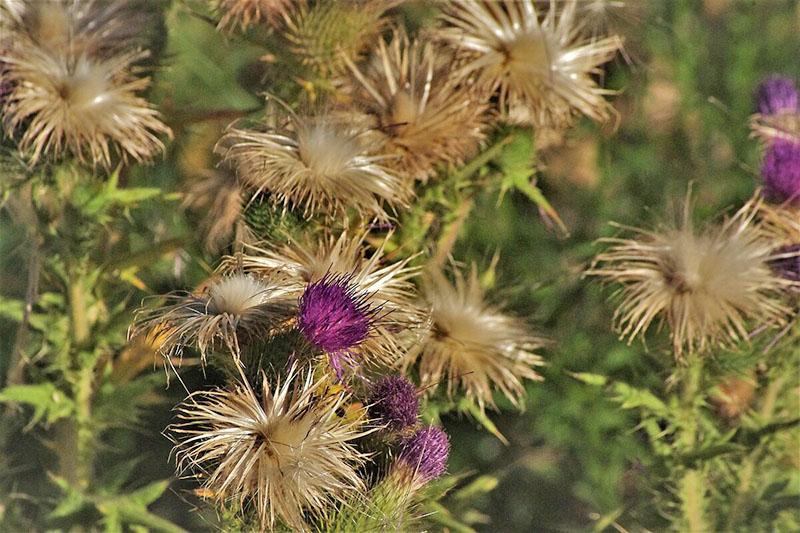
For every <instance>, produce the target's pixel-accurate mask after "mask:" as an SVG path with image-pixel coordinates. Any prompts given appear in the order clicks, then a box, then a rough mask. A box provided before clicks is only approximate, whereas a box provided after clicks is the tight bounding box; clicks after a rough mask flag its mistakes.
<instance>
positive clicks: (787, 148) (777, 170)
mask: <svg viewBox="0 0 800 533" xmlns="http://www.w3.org/2000/svg"><path fill="white" fill-rule="evenodd" d="M761 176H762V178H763V179H764V194H765V196H766V197H767V198H769V199H770V200H771V201H773V202H777V203H791V204H796V205H800V141H798V142H795V141H789V140H784V139H775V141H774V142H773V143H772V144H770V145H769V146H768V147H767V150H766V152H765V153H764V161H763V162H762V164H761Z"/></svg>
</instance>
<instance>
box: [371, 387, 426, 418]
mask: <svg viewBox="0 0 800 533" xmlns="http://www.w3.org/2000/svg"><path fill="white" fill-rule="evenodd" d="M369 404H370V405H369V414H370V417H371V418H373V419H375V420H376V421H377V422H378V423H380V424H382V425H385V426H386V427H387V429H389V430H391V431H402V430H404V429H408V428H410V427H411V426H413V425H414V424H416V423H417V416H418V415H419V399H418V398H417V388H416V387H415V386H414V384H413V383H411V382H410V381H408V380H407V379H406V378H404V377H403V376H389V377H385V378H383V379H381V380H380V381H378V382H377V383H375V385H374V386H373V387H372V391H371V393H370V398H369Z"/></svg>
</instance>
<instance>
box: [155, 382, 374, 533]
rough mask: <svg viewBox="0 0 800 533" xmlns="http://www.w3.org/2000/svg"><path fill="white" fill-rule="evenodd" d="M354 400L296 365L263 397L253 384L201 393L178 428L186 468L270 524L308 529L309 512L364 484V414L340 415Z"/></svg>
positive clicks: (217, 496)
mask: <svg viewBox="0 0 800 533" xmlns="http://www.w3.org/2000/svg"><path fill="white" fill-rule="evenodd" d="M259 398H260V399H259ZM348 400H349V397H348V395H347V394H346V393H345V392H343V391H341V389H340V391H339V392H333V391H331V390H330V389H328V388H327V387H325V385H324V383H323V382H322V381H317V382H315V381H314V379H313V373H312V372H311V371H310V370H308V371H307V372H306V375H305V377H302V376H301V375H300V374H299V372H298V371H297V369H296V368H295V367H293V368H292V369H291V370H290V372H289V374H288V376H287V377H286V380H285V381H284V382H283V383H280V382H279V383H277V384H276V385H275V387H274V389H273V388H272V387H270V384H269V383H268V382H267V379H266V376H263V382H262V388H261V391H260V394H259V395H256V393H255V392H254V391H253V389H252V388H251V387H250V385H249V384H247V383H240V384H239V385H238V386H237V387H236V388H235V389H234V390H219V389H218V390H214V391H201V392H196V393H194V394H192V395H191V396H189V398H187V399H186V400H185V401H184V402H183V403H182V404H181V406H180V407H179V408H178V419H179V420H180V422H179V423H178V424H176V425H174V426H173V427H172V428H171V433H172V435H174V436H175V438H176V439H177V440H178V443H177V444H176V447H175V450H176V457H177V463H178V470H179V471H180V472H181V473H185V472H187V471H191V472H193V473H194V477H197V478H199V479H201V480H202V481H203V487H204V488H205V489H207V492H208V493H209V494H211V496H212V498H213V499H214V500H215V501H216V502H217V503H218V504H220V505H222V506H227V505H229V504H231V503H233V504H234V505H235V506H237V507H238V508H239V509H241V510H243V511H244V510H245V509H247V508H248V507H250V506H251V507H252V508H254V509H255V512H256V515H257V516H258V519H259V522H260V526H261V529H262V530H263V529H273V528H274V527H275V526H276V525H277V524H278V523H283V524H285V525H286V526H289V527H290V528H292V529H295V530H303V531H305V530H307V529H308V524H307V523H306V520H305V517H304V515H305V514H310V515H317V514H320V513H323V512H325V510H326V509H328V508H329V507H330V506H332V505H335V504H337V503H339V502H344V501H345V500H346V499H347V498H348V497H349V496H351V495H352V494H354V493H358V492H360V491H363V490H364V485H363V481H362V480H361V478H360V477H359V475H358V472H357V471H356V470H357V468H358V467H360V466H361V465H363V464H364V462H365V461H366V458H367V457H366V456H365V455H364V454H362V453H360V452H359V451H358V450H357V449H356V448H355V447H354V445H353V441H354V440H356V439H358V438H360V437H362V436H364V435H366V434H367V433H368V431H363V430H362V429H361V425H362V420H361V417H340V416H339V415H338V414H337V411H339V410H340V409H341V408H343V407H345V406H346V405H347V402H348Z"/></svg>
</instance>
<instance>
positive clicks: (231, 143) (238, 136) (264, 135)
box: [218, 112, 412, 220]
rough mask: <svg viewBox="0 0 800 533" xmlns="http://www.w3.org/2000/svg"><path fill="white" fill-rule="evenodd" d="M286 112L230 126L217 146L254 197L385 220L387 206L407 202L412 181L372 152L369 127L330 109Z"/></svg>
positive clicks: (312, 211)
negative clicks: (263, 122) (250, 125)
mask: <svg viewBox="0 0 800 533" xmlns="http://www.w3.org/2000/svg"><path fill="white" fill-rule="evenodd" d="M288 115H289V116H288V117H285V118H286V120H284V121H283V123H282V124H278V125H277V126H276V127H266V126H265V127H264V128H261V130H255V129H240V128H236V127H231V128H229V129H228V131H227V133H226V134H225V135H224V136H223V138H222V139H221V140H220V143H219V146H218V150H219V152H220V153H221V155H223V157H224V158H225V159H226V161H228V162H229V163H230V164H231V165H232V166H233V167H234V168H235V169H236V171H237V175H238V176H239V179H240V180H241V182H242V184H243V185H245V186H246V187H247V188H248V189H250V190H251V191H253V196H254V197H255V196H257V195H260V194H262V193H265V194H266V195H267V197H268V198H269V199H270V201H272V202H273V203H275V204H278V205H281V206H283V207H285V208H286V207H292V208H295V209H297V210H298V211H301V212H302V213H303V214H304V215H305V216H312V215H322V216H326V217H332V218H336V217H340V216H343V215H345V214H346V213H347V212H348V209H352V210H353V211H354V212H355V213H357V214H358V215H359V216H361V217H363V218H365V219H373V218H375V219H379V220H387V219H388V218H389V214H388V213H387V212H386V209H385V207H388V208H389V209H390V210H393V209H396V208H398V207H405V206H406V205H407V202H408V200H409V199H410V197H411V195H412V192H411V189H410V187H409V186H408V184H406V183H405V182H404V180H402V179H401V178H400V177H399V176H397V175H396V174H395V173H394V172H392V171H390V170H388V169H387V168H385V167H384V166H383V163H384V161H385V160H386V158H387V156H382V155H374V153H375V152H374V150H375V148H376V146H375V143H374V141H370V140H369V139H368V138H367V137H368V136H367V135H365V133H366V131H365V130H363V129H360V128H354V127H353V125H352V124H346V123H344V121H342V120H339V119H337V118H335V117H333V116H332V115H328V114H318V115H316V116H298V115H296V114H294V113H292V112H288Z"/></svg>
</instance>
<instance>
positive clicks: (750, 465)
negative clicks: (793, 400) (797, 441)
mask: <svg viewBox="0 0 800 533" xmlns="http://www.w3.org/2000/svg"><path fill="white" fill-rule="evenodd" d="M785 382H786V377H785V376H780V377H778V378H777V379H775V380H774V381H773V382H772V383H770V384H769V387H768V388H767V391H766V393H765V394H764V403H763V404H762V407H761V416H762V417H763V418H764V419H765V420H770V419H771V418H772V415H773V414H774V411H775V402H776V400H777V397H778V393H779V392H780V390H781V388H783V385H784V383H785ZM794 422H795V421H791V423H794ZM781 425H782V424H779V425H778V426H781ZM767 427H769V425H767V426H766V427H765V428H763V429H766V428H767ZM762 450H763V445H761V444H758V445H757V446H756V447H755V449H753V450H752V451H751V452H750V454H749V455H748V456H747V458H745V460H744V461H743V462H742V469H741V471H740V472H739V485H738V486H737V487H736V496H735V497H734V500H733V505H731V512H730V514H729V515H728V520H727V522H726V527H725V530H726V531H733V530H734V529H735V528H736V525H737V524H739V519H740V517H741V516H742V513H743V512H744V510H745V509H747V508H748V507H749V506H750V502H751V501H752V495H751V494H750V485H751V484H752V482H753V474H754V473H755V468H756V464H757V458H758V456H759V454H761V452H762Z"/></svg>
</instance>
